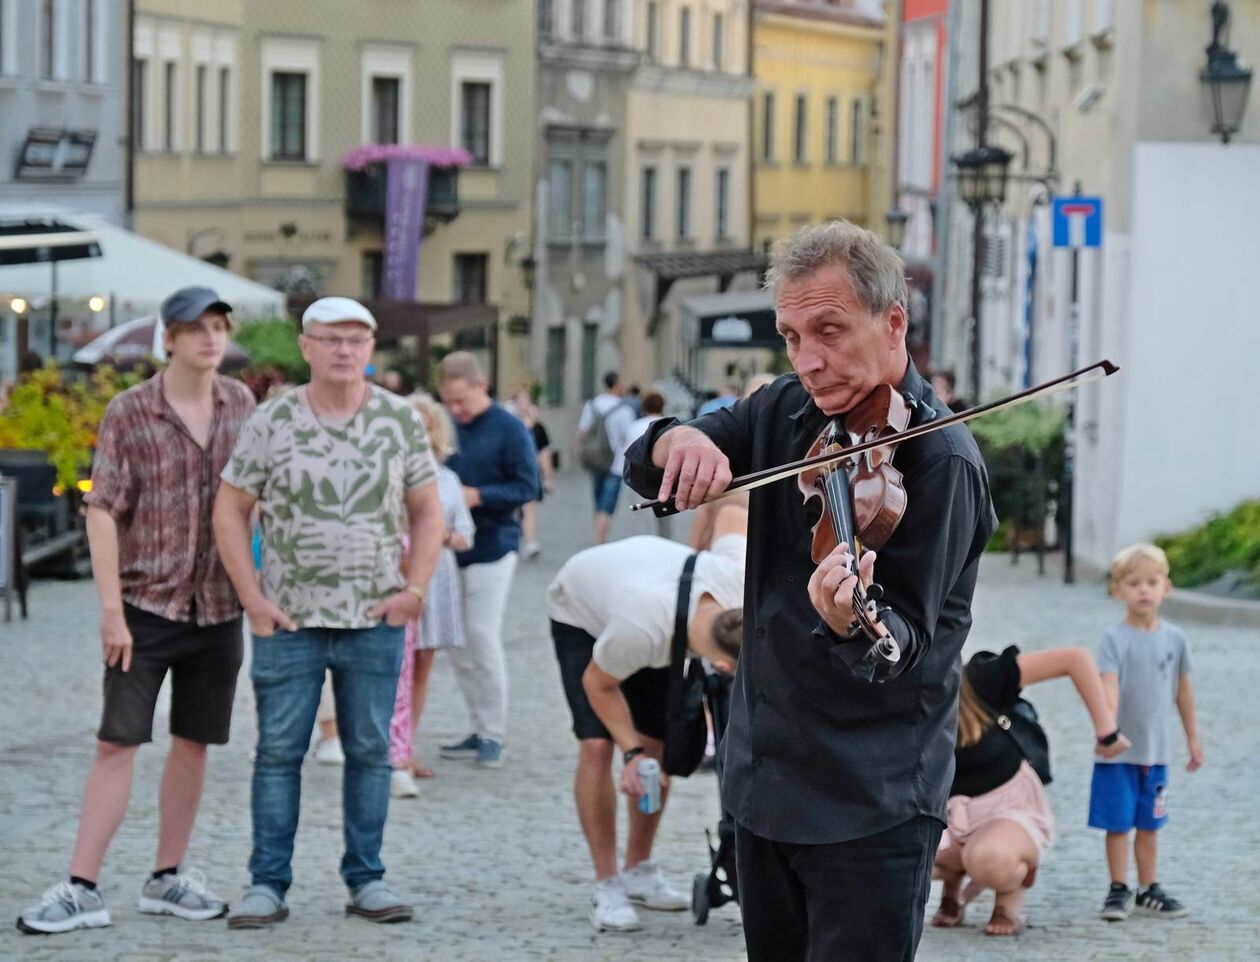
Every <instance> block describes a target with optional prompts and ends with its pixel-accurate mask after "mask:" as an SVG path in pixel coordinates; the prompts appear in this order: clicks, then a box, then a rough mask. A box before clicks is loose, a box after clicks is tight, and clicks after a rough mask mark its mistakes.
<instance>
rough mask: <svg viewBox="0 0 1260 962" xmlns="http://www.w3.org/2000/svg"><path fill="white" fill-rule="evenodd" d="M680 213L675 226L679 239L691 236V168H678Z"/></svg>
mask: <svg viewBox="0 0 1260 962" xmlns="http://www.w3.org/2000/svg"><path fill="white" fill-rule="evenodd" d="M677 200H678V212H677V218H676V220H677V223H676V225H675V227H676V232H677V234H678V237H679V239H680V240H681V239H683V238H686V237H690V236H691V168H690V167H679V168H678V198H677Z"/></svg>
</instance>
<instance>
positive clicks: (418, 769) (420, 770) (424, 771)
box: [411, 761, 437, 778]
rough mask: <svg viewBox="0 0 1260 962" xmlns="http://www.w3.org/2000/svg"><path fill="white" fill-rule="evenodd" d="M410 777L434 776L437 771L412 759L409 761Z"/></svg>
mask: <svg viewBox="0 0 1260 962" xmlns="http://www.w3.org/2000/svg"><path fill="white" fill-rule="evenodd" d="M411 777H412V778H436V777H437V772H435V771H434V770H433V769H431V768H428V767H426V766H424V765H421V764H420V763H419V762H417V761H413V762H412V763H411Z"/></svg>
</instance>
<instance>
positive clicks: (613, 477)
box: [591, 471, 621, 514]
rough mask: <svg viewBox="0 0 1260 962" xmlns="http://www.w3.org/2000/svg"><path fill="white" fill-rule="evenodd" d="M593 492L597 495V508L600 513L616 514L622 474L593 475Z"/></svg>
mask: <svg viewBox="0 0 1260 962" xmlns="http://www.w3.org/2000/svg"><path fill="white" fill-rule="evenodd" d="M591 485H592V493H593V494H594V495H595V510H596V512H597V513H599V514H616V513H617V497H618V495H620V494H621V475H619V474H613V473H612V472H611V471H609V472H608V473H607V474H592V475H591Z"/></svg>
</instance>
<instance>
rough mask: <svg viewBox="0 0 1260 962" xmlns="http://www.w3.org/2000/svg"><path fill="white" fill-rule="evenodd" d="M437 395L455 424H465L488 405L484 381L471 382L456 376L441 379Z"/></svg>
mask: <svg viewBox="0 0 1260 962" xmlns="http://www.w3.org/2000/svg"><path fill="white" fill-rule="evenodd" d="M438 396H439V397H440V398H441V399H442V403H443V404H445V405H446V410H448V411H450V412H451V417H452V418H454V419H455V423H456V424H467V423H468V422H469V421H471V420H472V419H473V418H475V417H476V416H477V415H478V414H480V413H481V412H482V411H484V410H485V409H486V408H488V407H489V406H490V395H489V394H487V393H486V385H485V383H484V382H483V383H480V384H472V383H469V382H468V381H465V380H464V379H463V378H458V377H457V378H453V379H451V380H449V381H443V382H442V383H441V384H439V385H438Z"/></svg>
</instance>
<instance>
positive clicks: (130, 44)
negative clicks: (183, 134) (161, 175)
mask: <svg viewBox="0 0 1260 962" xmlns="http://www.w3.org/2000/svg"><path fill="white" fill-rule="evenodd" d="M123 28H124V29H125V30H126V31H127V38H126V43H125V44H124V49H125V50H126V51H127V54H126V58H127V59H126V63H125V64H124V65H123V90H124V91H125V93H124V95H123V110H124V111H125V112H126V116H125V117H124V118H123V124H124V130H125V132H126V133H125V136H126V139H127V143H126V144H125V145H124V147H123V149H124V151H125V152H126V153H125V157H126V160H125V161H124V163H123V226H124V227H126V228H127V230H134V229H135V223H136V131H135V129H134V125H135V117H136V111H135V97H136V91H135V89H134V87H135V78H136V72H135V66H134V64H135V58H136V50H135V46H136V0H127V14H126V17H125V18H124V20H123ZM111 303H112V302H111Z"/></svg>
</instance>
